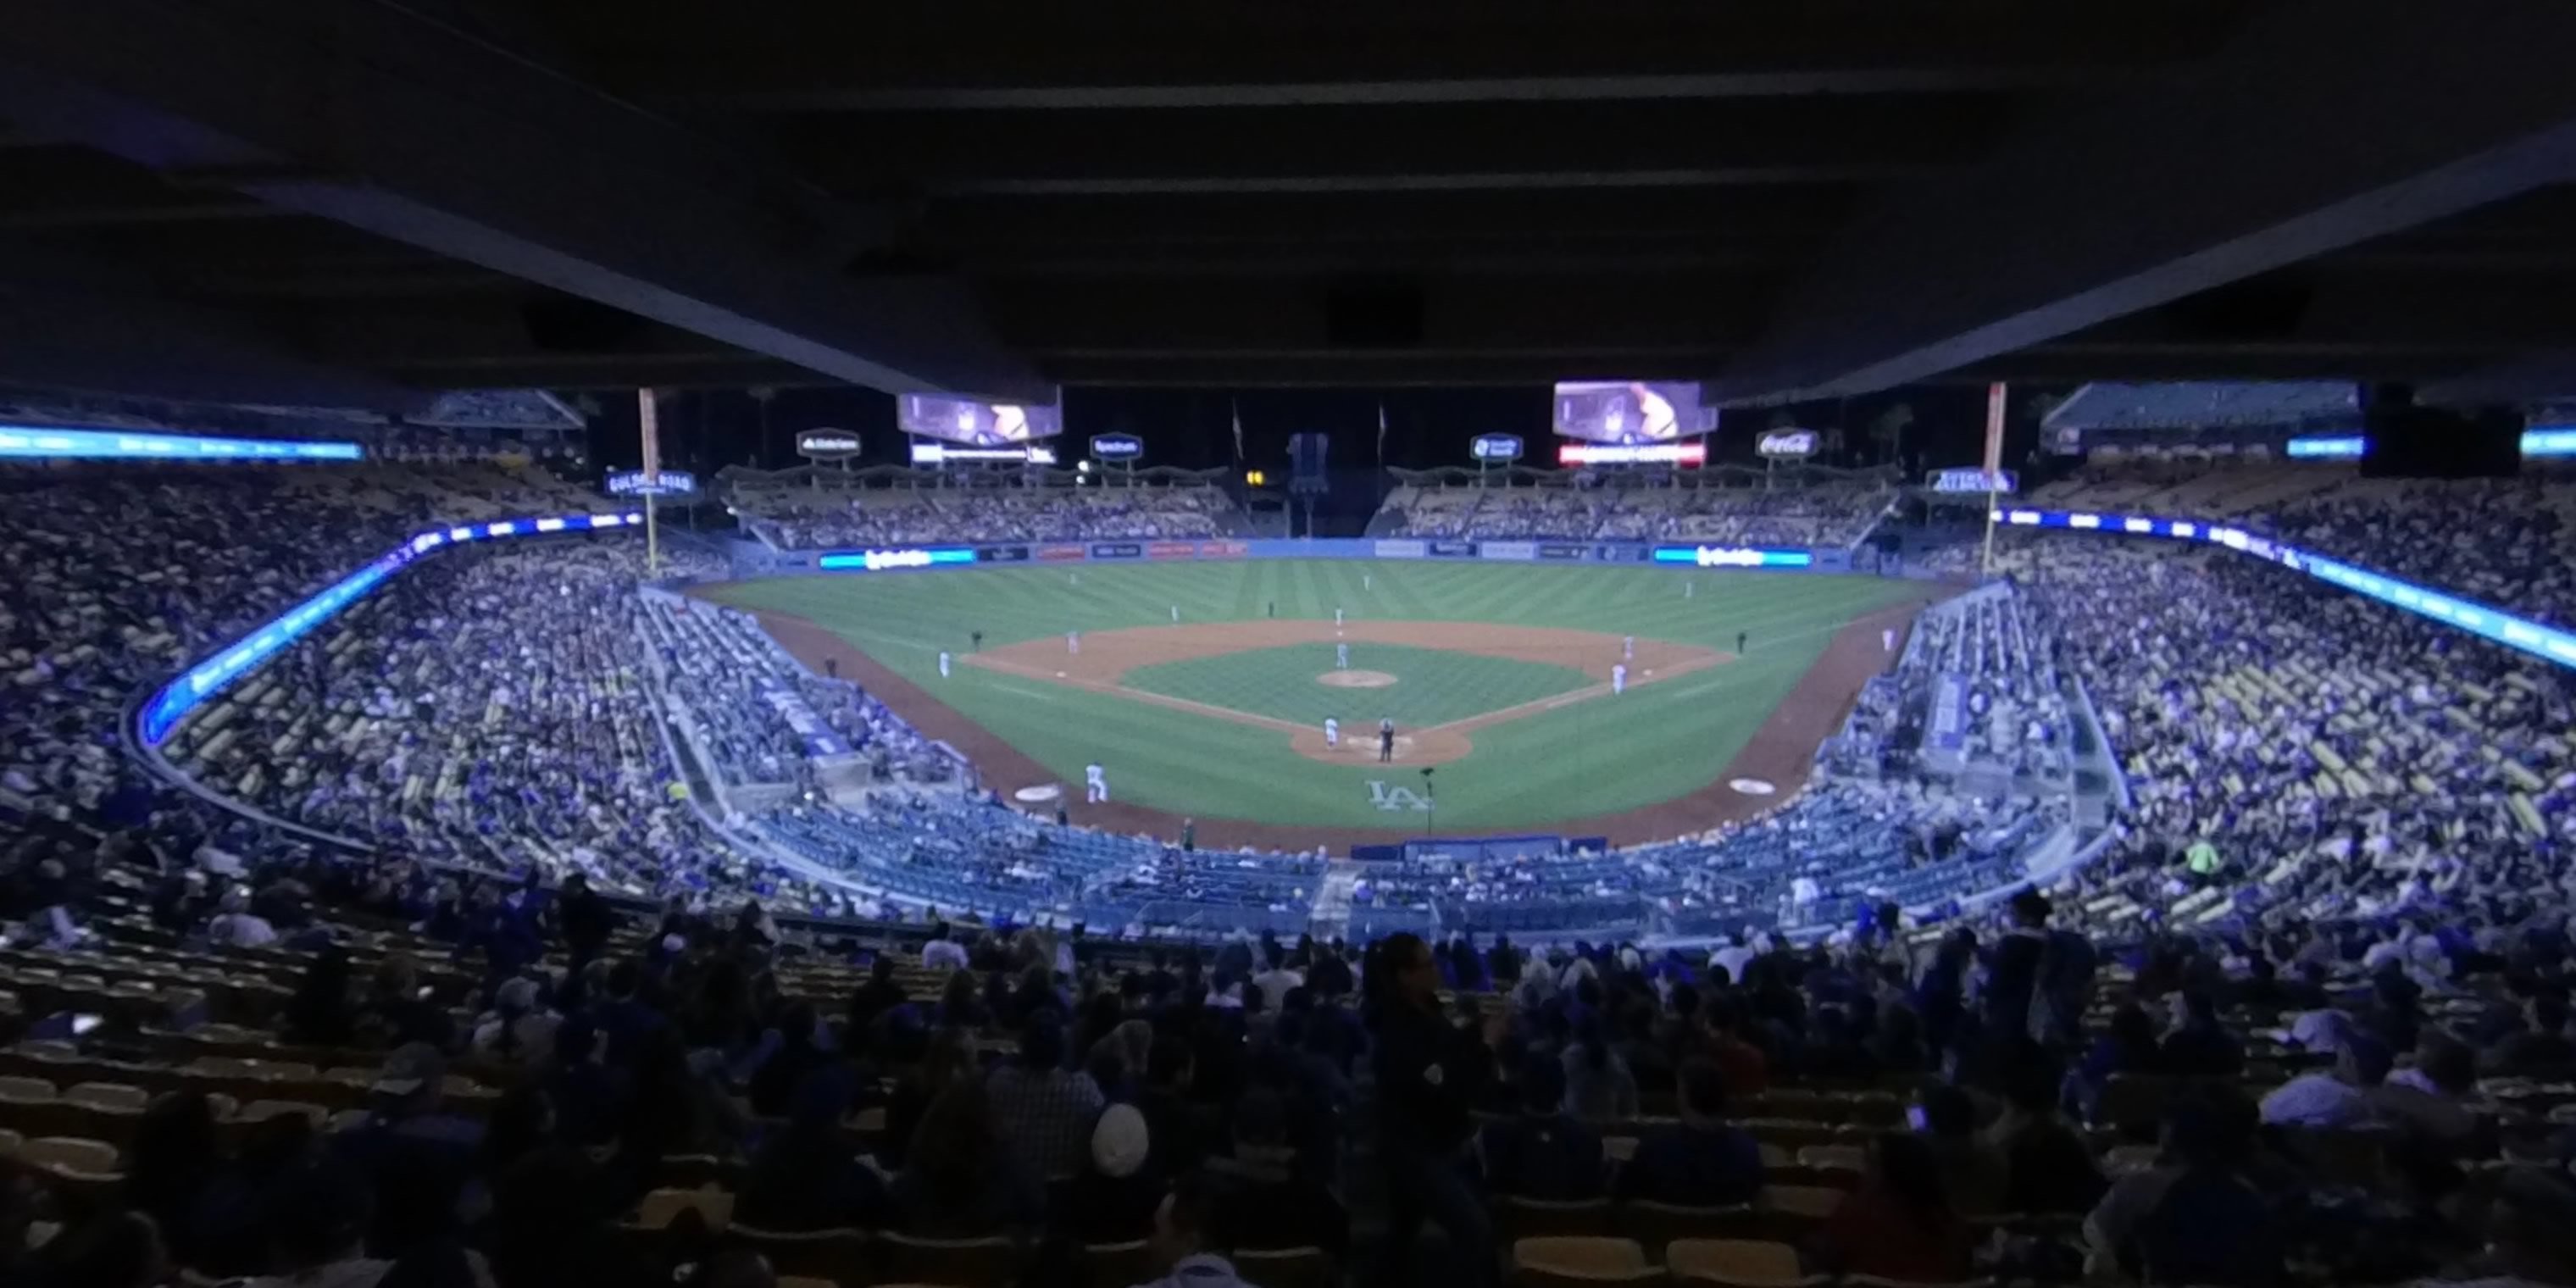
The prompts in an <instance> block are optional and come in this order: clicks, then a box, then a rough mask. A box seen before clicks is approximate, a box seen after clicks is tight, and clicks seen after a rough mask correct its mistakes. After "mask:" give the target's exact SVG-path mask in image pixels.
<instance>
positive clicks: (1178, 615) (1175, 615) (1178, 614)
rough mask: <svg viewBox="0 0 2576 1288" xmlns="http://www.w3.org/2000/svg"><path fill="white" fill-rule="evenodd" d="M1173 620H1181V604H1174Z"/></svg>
mask: <svg viewBox="0 0 2576 1288" xmlns="http://www.w3.org/2000/svg"><path fill="white" fill-rule="evenodd" d="M1172 620H1173V621H1176V622H1177V621H1179V620H1181V606H1180V605H1178V604H1174V605H1172Z"/></svg>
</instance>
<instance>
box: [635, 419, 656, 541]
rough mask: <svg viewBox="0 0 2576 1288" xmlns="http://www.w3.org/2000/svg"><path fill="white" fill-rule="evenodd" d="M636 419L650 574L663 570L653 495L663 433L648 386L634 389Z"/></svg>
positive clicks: (645, 538) (645, 539)
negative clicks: (638, 430) (639, 436)
mask: <svg viewBox="0 0 2576 1288" xmlns="http://www.w3.org/2000/svg"><path fill="white" fill-rule="evenodd" d="M635 421H636V424H637V425H638V427H639V429H640V432H641V433H642V434H643V438H644V443H643V458H644V573H645V575H646V576H648V577H649V576H652V575H654V574H657V573H659V572H661V571H662V534H661V530H660V528H659V527H658V526H657V525H656V523H655V520H654V516H653V494H654V493H656V492H659V491H661V490H662V433H661V421H660V417H659V415H658V414H657V413H656V412H655V410H654V407H653V391H652V390H651V389H649V388H646V389H638V390H636V391H635Z"/></svg>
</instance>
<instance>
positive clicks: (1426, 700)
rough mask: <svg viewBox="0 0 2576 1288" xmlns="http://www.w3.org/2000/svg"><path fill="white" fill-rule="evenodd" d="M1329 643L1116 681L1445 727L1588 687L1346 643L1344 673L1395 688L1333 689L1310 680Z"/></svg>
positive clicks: (1446, 656) (1528, 669)
mask: <svg viewBox="0 0 2576 1288" xmlns="http://www.w3.org/2000/svg"><path fill="white" fill-rule="evenodd" d="M1333 660H1334V653H1333V646H1332V645H1330V644H1322V643H1317V644H1296V645H1290V646H1287V647H1282V648H1267V649H1254V650H1251V651H1249V652H1243V653H1228V654H1224V655H1221V656H1217V657H1204V658H1192V659H1190V660H1188V661H1185V662H1165V663H1162V664H1159V665H1156V666H1146V667H1139V668H1137V669H1136V670H1133V671H1130V672H1128V673H1127V675H1126V677H1125V679H1124V680H1123V683H1124V684H1125V686H1126V687H1128V688H1131V689H1143V690H1145V691H1146V692H1149V693H1160V694H1163V695H1165V696H1167V697H1175V698H1185V699H1187V700H1189V701H1192V702H1203V703H1206V704H1208V705H1210V706H1217V707H1225V708H1228V709H1230V710H1236V711H1248V712H1251V713H1253V714H1255V715H1264V716H1271V717H1273V718H1276V719H1280V720H1288V721H1292V722H1295V723H1298V724H1306V725H1316V726H1321V725H1322V724H1323V720H1324V717H1325V716H1328V715H1329V716H1334V717H1336V718H1338V719H1340V720H1342V721H1343V722H1344V723H1346V724H1347V723H1349V722H1351V721H1352V720H1354V719H1357V718H1359V717H1358V716H1357V715H1356V714H1355V713H1359V712H1371V713H1376V714H1372V715H1370V716H1369V717H1368V719H1370V720H1371V721H1374V720H1375V719H1376V718H1377V715H1390V716H1393V717H1394V718H1395V720H1396V722H1397V723H1398V724H1402V725H1405V726H1407V727H1423V726H1430V725H1441V724H1447V723H1449V722H1450V721H1452V720H1463V719H1466V718H1467V717H1469V716H1473V715H1481V714H1483V713H1485V712H1487V711H1497V710H1501V709H1502V708H1504V707H1511V706H1517V705H1519V704H1521V703H1524V702H1535V701H1538V700H1539V699H1541V698H1548V697H1553V696H1555V695H1557V694H1560V693H1567V692H1571V691H1573V690H1575V689H1580V688H1583V687H1585V686H1587V685H1590V684H1591V683H1592V682H1593V681H1592V679H1591V677H1589V676H1586V675H1585V674H1584V673H1582V672H1581V671H1577V670H1574V669H1572V668H1571V667H1563V666H1550V665H1547V664H1545V663H1540V662H1522V661H1516V660H1513V659H1510V658H1499V657H1483V656H1479V655H1476V654H1473V653H1455V652H1449V651H1445V650H1440V649H1423V648H1410V647H1407V646H1404V645H1398V644H1376V643H1361V644H1355V645H1352V646H1351V669H1353V670H1361V671H1383V672H1385V673H1387V674H1390V675H1393V676H1395V677H1396V683H1394V684H1391V685H1388V686H1386V687H1384V688H1378V689H1346V688H1334V687H1330V686H1327V685H1326V684H1324V683H1322V682H1321V680H1320V679H1319V677H1321V676H1323V675H1325V674H1327V673H1329V672H1331V671H1333V670H1334V669H1336V668H1335V667H1334V666H1333Z"/></svg>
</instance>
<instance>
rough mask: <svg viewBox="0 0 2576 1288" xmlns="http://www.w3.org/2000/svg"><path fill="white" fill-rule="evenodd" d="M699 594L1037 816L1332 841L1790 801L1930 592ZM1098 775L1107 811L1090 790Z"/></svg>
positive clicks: (1266, 567) (1346, 571) (1718, 575)
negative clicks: (1090, 775)
mask: <svg viewBox="0 0 2576 1288" xmlns="http://www.w3.org/2000/svg"><path fill="white" fill-rule="evenodd" d="M695 593H697V594H698V595H700V596H701V597H703V598H706V599H709V600H713V601H715V602H717V603H721V604H727V605H731V606H734V607H738V608H742V609H746V610H749V611H752V612H755V613H758V614H759V615H760V617H761V619H762V621H763V622H764V624H765V625H766V626H767V628H768V629H769V631H770V633H771V634H772V635H773V636H775V637H776V638H777V639H778V640H779V641H780V642H781V643H782V644H784V645H786V646H787V647H788V648H789V649H790V650H791V651H793V652H794V653H795V654H796V655H797V656H798V657H799V658H800V659H802V660H803V661H804V662H805V663H806V664H807V665H808V666H810V667H812V668H814V669H815V670H817V671H821V670H822V669H824V663H825V662H826V661H827V660H829V661H832V662H834V663H836V664H837V665H838V666H839V668H840V673H841V675H842V676H843V677H844V678H848V679H852V680H856V681H858V682H859V683H861V684H863V685H865V686H866V687H867V688H868V689H869V690H870V691H871V692H873V693H874V694H876V696H877V697H879V698H880V699H881V700H883V701H885V702H886V703H887V704H888V705H889V706H891V707H893V708H894V709H895V710H896V711H897V712H899V713H900V714H901V715H903V716H904V718H905V719H907V720H909V721H910V722H911V723H912V724H913V725H914V726H915V727H917V728H919V729H921V730H922V731H923V732H924V733H927V734H930V735H931V736H934V737H938V738H942V739H945V740H947V741H948V742H950V743H952V744H953V745H955V746H956V747H957V748H958V749H959V750H960V751H962V752H964V753H965V754H966V755H967V756H968V757H969V758H970V759H972V760H973V761H974V762H975V764H976V766H977V768H978V769H979V770H980V771H982V773H983V775H984V778H985V783H986V785H987V786H989V787H992V788H994V789H996V790H999V791H1001V792H1002V793H1003V794H1004V796H1005V797H1013V796H1015V795H1018V794H1020V793H1022V792H1023V791H1024V790H1027V789H1037V790H1035V791H1034V792H1030V793H1029V795H1030V797H1031V799H1028V800H1026V801H1025V802H1024V803H1025V804H1026V805H1027V807H1029V808H1032V809H1038V810H1041V811H1050V812H1051V811H1052V810H1053V808H1054V802H1053V801H1052V800H1048V799H1045V798H1044V797H1045V791H1044V789H1045V788H1047V787H1049V786H1051V785H1052V786H1060V789H1061V792H1062V795H1063V798H1064V799H1065V801H1066V802H1067V803H1068V806H1069V809H1070V812H1071V814H1072V816H1073V819H1074V821H1076V822H1081V823H1087V824H1091V825H1094V826H1100V827H1106V828H1111V829H1114V830H1119V831H1129V832H1153V833H1156V834H1160V835H1167V836H1177V835H1178V832H1179V828H1180V824H1181V820H1182V819H1183V818H1184V817H1188V818H1193V819H1195V820H1196V821H1197V824H1198V828H1197V831H1198V840H1199V843H1200V844H1201V845H1202V846H1209V847H1213V846H1231V845H1237V844H1254V845H1263V846H1277V847H1282V848H1304V847H1312V846H1316V845H1327V846H1331V847H1332V848H1334V849H1337V850H1338V849H1340V848H1342V847H1343V846H1345V845H1347V844H1349V843H1350V842H1353V841H1362V842H1366V841H1383V840H1388V839H1393V838H1395V837H1399V836H1404V835H1416V836H1418V835H1422V834H1424V833H1426V832H1436V833H1438V834H1442V835H1454V834H1461V833H1491V832H1512V831H1554V832H1562V833H1565V834H1567V835H1573V836H1607V837H1609V838H1610V839H1611V840H1613V841H1615V842H1620V843H1630V842H1636V841H1645V840H1660V839H1665V838H1668V837H1671V836H1675V835H1678V834H1681V833H1684V832H1690V831H1695V830H1700V829H1704V828H1707V827H1710V826H1713V825H1715V824H1716V823H1719V822H1722V821H1725V820H1727V819H1730V818H1738V817H1742V816H1744V815H1747V814H1750V813H1755V812H1758V811H1760V810H1762V809H1765V808H1768V807H1770V806H1772V805H1776V804H1778V803H1779V802H1780V801H1781V800H1782V799H1785V798H1786V797H1787V796H1788V795H1789V794H1790V793H1792V792H1794V791H1795V790H1796V789H1797V787H1798V786H1799V784H1800V783H1802V782H1803V781H1804V778H1805V774H1806V769H1807V766H1808V763H1809V761H1810V760H1811V759H1812V757H1813V755H1814V752H1815V748H1816V744H1817V743H1818V742H1819V741H1820V740H1821V739H1822V738H1824V737H1825V736H1826V735H1828V734H1829V733H1831V732H1832V731H1833V729H1834V728H1835V726H1836V725H1838V724H1839V722H1840V721H1841V718H1842V716H1843V714H1844V712H1846V711H1847V710H1848V709H1849V707H1850V704H1851V702H1852V699H1853V697H1854V695H1855V694H1856V693H1857V692H1858V691H1859V688H1860V686H1861V684H1862V683H1864V682H1865V681H1866V680H1867V679H1868V678H1869V676H1871V675H1873V674H1875V673H1877V671H1879V670H1880V669H1881V668H1882V667H1883V666H1885V665H1886V664H1887V663H1888V662H1889V660H1890V654H1889V653H1888V651H1887V638H1888V636H1887V632H1889V631H1893V632H1895V644H1896V647H1899V648H1902V647H1903V643H1904V640H1903V628H1904V626H1905V624H1906V622H1907V621H1908V620H1910V618H1911V617H1912V615H1913V613H1914V611H1915V610H1916V609H1918V608H1920V607H1921V606H1922V605H1923V604H1924V603H1925V602H1927V601H1928V600H1929V599H1930V598H1932V597H1933V596H1935V595H1937V594H1938V593H1939V592H1938V591H1937V590H1936V589H1934V588H1931V587H1926V586H1922V585H1918V584H1911V583H1905V582H1897V581H1890V580H1886V579H1882V578H1876V577H1865V576H1823V575H1807V574H1794V573H1759V572H1730V571H1712V570H1694V571H1677V570H1668V569H1658V568H1647V567H1601V566H1581V567H1566V566H1547V565H1527V564H1485V563H1440V562H1404V561H1390V560H1379V561H1364V560H1321V559H1316V560H1305V559H1269V560H1245V561H1228V562H1207V563H1197V562H1191V563H1137V564H1120V563H1087V564H1081V565H1078V566H1075V565H1056V566H1045V565H1021V566H1016V567H1004V568H976V569H967V570H959V571H953V572H930V573H919V572H915V573H886V572H879V573H857V574H851V575H846V576H840V577H833V576H808V577H782V578H775V579H767V580H760V581H747V582H736V583H731V584H728V585H722V586H712V587H704V588H701V589H699V590H698V591H697V592H695ZM1337 614H1338V617H1337ZM976 632H981V633H982V636H983V638H982V643H981V646H980V647H978V646H977V644H976V642H975V633H976ZM1739 646H1740V647H1739ZM942 653H946V654H947V655H948V667H947V673H946V674H945V675H944V676H943V675H942V674H941V667H940V655H941V654H942ZM1328 720H1329V721H1331V722H1332V727H1331V729H1330V731H1329V732H1328V729H1327V725H1326V722H1327V721H1328ZM1390 721H1391V722H1392V723H1393V724H1394V726H1395V735H1394V738H1393V741H1392V745H1387V743H1386V742H1385V740H1384V739H1382V738H1381V736H1380V731H1381V726H1382V723H1383V722H1390ZM1094 764H1097V765H1099V766H1101V767H1102V769H1103V770H1104V776H1105V778H1106V780H1107V783H1108V790H1109V795H1110V800H1109V802H1108V803H1107V804H1092V803H1089V802H1086V801H1085V800H1084V795H1085V792H1084V785H1083V783H1084V769H1085V767H1086V766H1089V765H1094ZM1424 770H1430V771H1432V772H1431V773H1429V774H1427V775H1426V774H1425V773H1424V772H1423V771H1424Z"/></svg>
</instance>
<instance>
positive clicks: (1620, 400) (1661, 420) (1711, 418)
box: [1556, 380, 1717, 443]
mask: <svg viewBox="0 0 2576 1288" xmlns="http://www.w3.org/2000/svg"><path fill="white" fill-rule="evenodd" d="M1716 428H1717V409H1716V408H1714V407H1702V406H1700V405H1699V386H1698V385H1695V384H1691V383H1689V382H1687V381H1659V382H1648V381H1643V380H1586V381H1573V382H1559V383H1558V384H1557V386H1556V432H1557V434H1558V435H1559V436H1561V437H1564V438H1580V439H1583V440H1585V441H1587V442H1594V443H1661V442H1669V441H1671V440H1673V439H1676V438H1696V437H1698V436H1700V435H1702V434H1706V433H1709V432H1711V431H1713V430H1715V429H1716Z"/></svg>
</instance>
